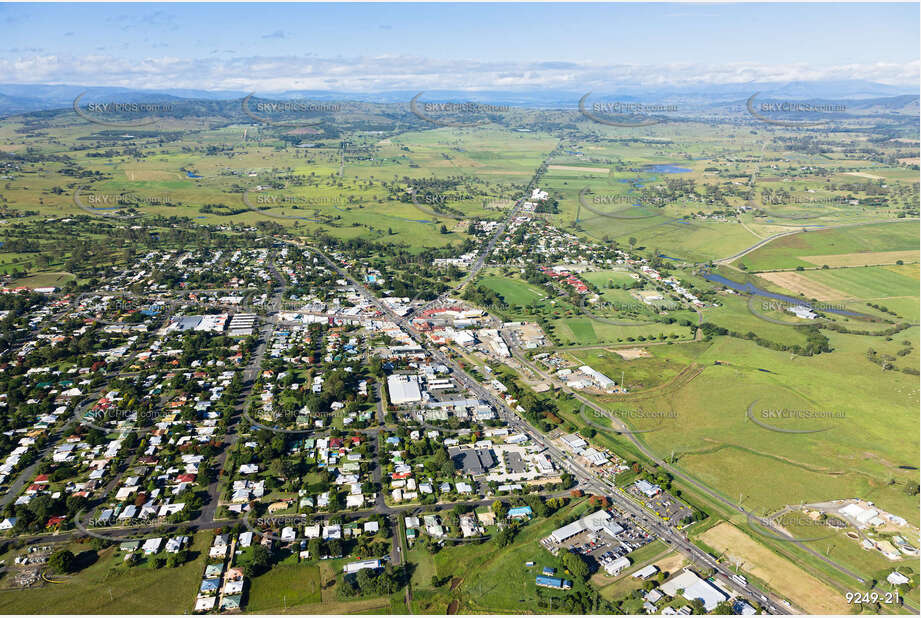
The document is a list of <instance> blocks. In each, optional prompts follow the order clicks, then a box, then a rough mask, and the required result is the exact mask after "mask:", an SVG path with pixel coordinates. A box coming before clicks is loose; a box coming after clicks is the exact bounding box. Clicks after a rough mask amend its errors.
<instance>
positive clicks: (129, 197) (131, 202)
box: [84, 192, 171, 209]
mask: <svg viewBox="0 0 921 618" xmlns="http://www.w3.org/2000/svg"><path fill="white" fill-rule="evenodd" d="M84 199H86V203H87V204H89V205H90V206H91V207H93V208H96V209H100V208H106V207H109V208H114V207H118V206H135V205H141V204H148V205H163V204H169V203H171V201H170V196H169V195H138V194H137V193H131V192H125V193H87V194H86V195H85V196H84Z"/></svg>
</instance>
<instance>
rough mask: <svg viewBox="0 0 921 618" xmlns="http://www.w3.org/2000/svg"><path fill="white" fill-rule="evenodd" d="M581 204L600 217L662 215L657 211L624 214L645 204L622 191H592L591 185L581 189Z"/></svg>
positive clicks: (640, 217)
mask: <svg viewBox="0 0 921 618" xmlns="http://www.w3.org/2000/svg"><path fill="white" fill-rule="evenodd" d="M579 206H580V208H584V209H585V210H587V211H588V212H590V213H592V214H594V215H597V216H599V217H607V218H609V219H625V220H631V219H651V218H652V217H658V216H661V215H660V214H659V213H657V212H652V213H648V212H647V213H643V212H640V214H635V215H627V214H624V213H626V212H628V211H630V210H634V209H636V208H641V207H642V206H643V205H642V204H640V203H639V202H638V201H637V198H636V196H629V195H624V194H621V193H599V194H596V193H592V190H591V188H590V187H583V188H582V190H581V191H579Z"/></svg>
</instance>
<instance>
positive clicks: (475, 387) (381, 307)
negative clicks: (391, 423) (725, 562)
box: [310, 247, 795, 614]
mask: <svg viewBox="0 0 921 618" xmlns="http://www.w3.org/2000/svg"><path fill="white" fill-rule="evenodd" d="M310 249H311V250H312V251H314V252H315V253H317V254H318V255H319V256H320V257H322V258H323V259H324V260H325V261H326V262H327V263H328V264H329V265H330V267H331V268H333V269H334V270H335V271H336V272H337V273H339V275H340V276H342V277H343V278H344V279H345V280H347V281H348V282H349V283H350V284H351V285H352V286H354V287H355V289H356V290H357V291H358V293H359V294H360V295H361V296H362V297H363V298H364V299H365V300H366V301H368V302H369V303H371V304H372V305H374V306H375V307H377V309H378V311H380V312H381V313H382V314H384V315H386V316H387V317H388V318H389V319H390V320H391V321H393V322H394V323H396V324H398V325H399V326H400V327H401V328H403V329H404V330H405V331H406V332H407V333H409V335H410V336H411V337H412V338H413V340H414V341H415V342H416V343H417V344H418V345H420V346H422V347H423V348H426V349H428V351H429V353H430V354H431V356H432V359H433V360H434V361H435V362H439V363H442V364H444V365H445V366H447V367H449V368H450V369H451V370H452V373H453V375H454V377H455V378H456V379H457V380H458V382H459V383H460V384H462V385H463V386H464V387H466V388H468V389H469V390H470V391H471V392H473V393H474V394H475V395H476V396H477V397H478V398H479V399H481V400H483V401H486V402H488V403H490V404H492V406H493V407H494V408H495V409H496V410H497V411H498V412H499V414H500V416H501V417H502V418H503V419H504V420H505V421H506V422H507V423H508V426H509V429H510V430H512V431H516V432H525V433H527V434H528V435H529V436H530V437H531V439H532V440H533V441H534V442H535V443H536V444H539V445H540V446H541V447H543V448H544V449H546V450H547V452H549V453H550V454H551V455H552V456H553V458H554V459H555V461H556V462H557V463H559V464H560V465H562V467H563V469H565V470H566V471H568V472H569V473H570V474H572V475H573V476H574V477H575V478H576V479H577V480H578V481H579V483H580V484H581V485H582V486H583V487H584V488H586V489H589V490H591V491H592V492H594V493H597V494H599V495H605V496H608V497H610V498H611V499H612V501H613V502H614V504H615V505H616V506H617V507H618V508H619V509H620V510H622V511H624V512H625V513H628V514H630V515H631V516H633V517H634V518H636V519H637V520H638V521H640V522H642V523H643V525H644V526H645V527H646V528H647V529H648V530H649V531H650V532H651V533H653V534H655V535H656V536H658V537H659V538H661V539H663V540H664V541H665V543H667V544H669V545H671V546H672V547H675V548H676V549H678V550H679V551H681V552H682V553H684V554H685V555H686V556H688V557H689V558H690V559H691V560H692V561H693V562H694V563H696V564H698V565H701V566H704V567H706V568H710V569H713V570H714V571H715V572H716V574H717V576H718V577H719V580H720V583H721V585H723V586H724V587H726V588H727V589H732V590H734V591H736V592H737V593H738V594H740V595H742V596H743V597H746V598H748V599H750V600H751V601H753V602H755V603H758V604H759V605H762V606H764V607H766V609H768V610H769V611H770V612H771V613H773V614H790V613H794V612H795V610H794V609H793V608H791V607H788V606H786V605H785V604H784V603H783V602H782V600H781V599H778V598H777V597H775V596H773V595H769V594H767V593H765V592H763V591H762V590H760V589H758V588H756V587H755V586H752V585H751V584H746V585H743V584H740V583H739V582H737V581H735V580H731V579H729V578H730V576H731V575H732V574H733V573H732V572H731V571H730V570H729V569H727V568H726V567H724V566H722V565H721V564H719V563H718V562H717V561H716V559H715V558H713V557H712V556H710V555H709V554H707V553H706V552H704V551H703V550H702V549H700V548H698V547H697V546H695V545H694V544H692V543H691V542H690V541H688V539H687V537H686V536H684V535H683V534H682V533H681V532H679V531H678V530H675V529H673V528H670V527H669V526H667V525H665V524H664V523H663V522H660V521H657V520H656V519H655V518H654V517H653V516H652V515H651V514H649V513H647V512H646V511H645V510H644V509H643V508H642V507H640V506H639V505H637V504H636V503H635V502H633V501H632V500H630V499H629V498H627V497H626V496H624V495H622V494H621V493H620V491H619V490H618V488H617V487H616V486H614V485H613V484H610V483H608V482H607V481H605V480H603V479H600V478H598V477H597V476H595V475H594V474H593V473H592V472H590V471H589V470H587V469H586V468H584V467H582V466H581V465H580V464H578V463H577V462H575V461H573V460H572V459H571V458H570V457H569V456H568V455H566V454H565V453H563V452H562V451H561V450H560V449H558V448H557V447H556V446H554V445H553V444H552V443H551V442H550V440H549V439H547V437H546V436H544V435H543V434H542V433H540V432H539V431H538V430H537V429H536V428H535V427H533V426H532V425H531V424H530V423H528V422H527V421H526V420H525V419H524V418H522V417H521V416H520V415H519V414H518V413H517V412H515V411H514V410H512V409H511V408H509V407H508V406H507V405H506V404H505V401H504V400H502V399H500V398H499V397H497V396H496V395H494V394H493V393H492V392H491V391H489V390H488V389H486V388H485V387H484V386H483V385H482V384H480V383H479V382H478V381H477V380H475V379H474V378H472V377H471V376H470V375H469V374H467V373H466V372H465V371H464V370H463V369H462V368H461V367H460V366H459V365H458V364H457V363H456V362H455V361H454V360H452V359H450V358H448V356H447V355H445V354H444V353H443V352H441V351H440V350H438V349H429V348H428V346H427V343H426V340H425V338H424V337H423V336H422V334H421V333H420V332H419V331H418V330H416V328H415V327H413V325H412V322H411V320H410V319H408V318H407V317H401V316H398V315H396V314H395V313H393V312H392V311H391V310H390V308H389V307H387V305H385V304H384V303H383V302H381V300H380V299H378V298H377V297H376V296H375V295H374V294H373V293H372V292H371V291H370V290H368V289H367V288H366V287H365V286H364V285H362V284H361V283H359V282H358V281H357V280H356V279H355V278H354V277H352V275H351V274H350V273H348V272H347V271H346V270H345V269H343V268H341V267H340V266H339V265H338V264H336V262H335V261H334V260H332V259H331V258H329V257H328V256H327V255H326V254H325V253H324V252H323V251H320V250H319V249H317V248H315V247H310ZM482 257H483V260H484V262H485V259H486V257H487V254H486V252H484V253H483V256H482ZM695 484H696V483H695Z"/></svg>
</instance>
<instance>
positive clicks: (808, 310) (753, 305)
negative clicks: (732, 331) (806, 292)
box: [748, 295, 845, 327]
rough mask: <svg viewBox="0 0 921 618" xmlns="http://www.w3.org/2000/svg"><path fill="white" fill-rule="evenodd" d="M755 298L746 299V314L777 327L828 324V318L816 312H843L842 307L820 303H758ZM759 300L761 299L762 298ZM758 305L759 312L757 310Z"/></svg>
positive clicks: (777, 301)
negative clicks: (784, 317) (779, 315)
mask: <svg viewBox="0 0 921 618" xmlns="http://www.w3.org/2000/svg"><path fill="white" fill-rule="evenodd" d="M757 298H759V297H758V296H756V295H752V296H751V298H749V299H748V312H749V313H750V314H752V315H753V316H755V317H756V318H758V319H759V320H764V321H765V322H770V323H771V324H777V325H778V326H790V327H800V326H808V325H809V324H817V323H820V322H828V321H829V320H828V318H825V317H823V316H822V315H820V314H819V313H817V312H819V311H844V310H845V309H844V307H843V306H838V305H829V304H827V303H820V302H815V303H812V302H806V301H803V302H796V301H784V300H779V299H776V300H775V299H771V300H761V301H760V302H759V301H758V300H756V299H757ZM761 298H762V299H763V297H761ZM759 304H760V311H758V310H757V308H758V306H759ZM763 312H781V313H783V314H786V315H789V316H790V317H791V318H794V317H795V318H799V319H800V320H805V321H801V322H791V321H788V320H781V319H779V318H774V317H771V316H770V315H765V313H763Z"/></svg>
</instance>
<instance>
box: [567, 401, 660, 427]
mask: <svg viewBox="0 0 921 618" xmlns="http://www.w3.org/2000/svg"><path fill="white" fill-rule="evenodd" d="M586 408H587V406H586V405H585V404H582V408H581V409H582V411H583V412H585V411H586ZM587 411H588V413H589V415H590V416H593V417H595V418H599V419H605V420H608V421H610V420H612V419H613V420H618V421H620V422H621V423H622V424H623V425H624V426H626V427H629V425H627V421H643V420H657V421H673V420H675V419H677V418H678V413H677V412H676V411H674V410H644V409H642V408H638V409H630V410H608V411H606V412H601V411H600V410H596V409H595V408H591V407H588V408H587ZM591 424H592V425H593V426H595V427H596V428H597V429H602V430H607V431H613V432H614V433H618V434H640V433H650V432H653V431H659V430H660V429H662V428H663V425H662V423H661V422H660V423H658V424H656V426H655V427H650V428H649V429H629V428H628V429H617V428H616V427H604V426H601V425H597V424H596V423H591Z"/></svg>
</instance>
